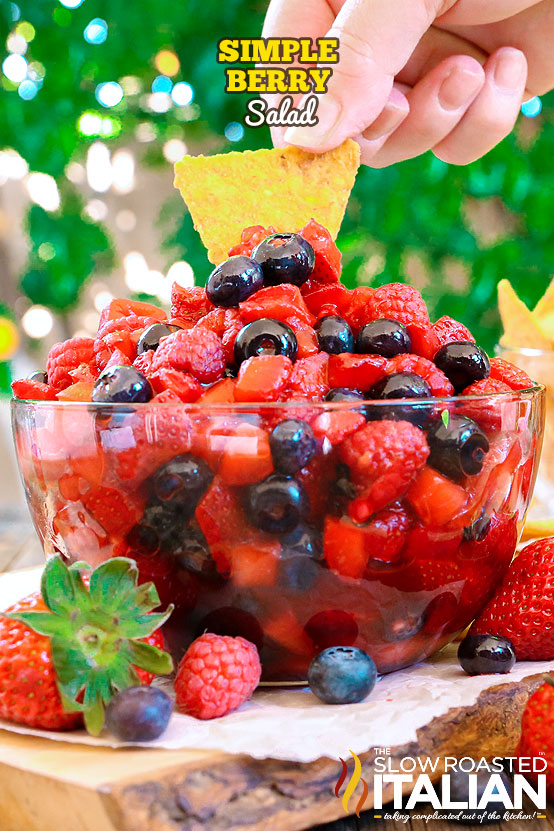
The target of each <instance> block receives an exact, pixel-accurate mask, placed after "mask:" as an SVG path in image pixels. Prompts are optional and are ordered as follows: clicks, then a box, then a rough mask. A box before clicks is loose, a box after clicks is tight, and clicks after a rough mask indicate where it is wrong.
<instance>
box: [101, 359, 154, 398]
mask: <svg viewBox="0 0 554 831" xmlns="http://www.w3.org/2000/svg"><path fill="white" fill-rule="evenodd" d="M153 395H154V393H153V391H152V387H151V386H150V384H149V382H148V381H147V379H146V378H145V377H144V375H142V373H140V372H139V371H138V370H137V369H135V368H134V367H133V366H110V367H108V369H105V370H104V372H103V373H102V374H101V375H100V376H99V377H98V379H97V380H96V383H95V384H94V389H93V390H92V400H93V401H95V402H96V403H99V404H108V403H114V404H128V403H131V402H132V403H138V404H143V403H145V402H146V401H150V399H151V398H152V396H153Z"/></svg>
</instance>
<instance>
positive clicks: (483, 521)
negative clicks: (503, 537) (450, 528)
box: [464, 508, 491, 542]
mask: <svg viewBox="0 0 554 831" xmlns="http://www.w3.org/2000/svg"><path fill="white" fill-rule="evenodd" d="M490 527H491V518H490V517H489V516H487V514H486V513H485V509H484V508H483V510H482V511H481V514H480V515H479V516H478V517H477V519H476V520H475V522H473V523H472V524H471V525H468V526H467V527H466V528H464V540H465V542H482V541H483V540H484V539H485V537H486V536H487V534H488V533H489V529H490Z"/></svg>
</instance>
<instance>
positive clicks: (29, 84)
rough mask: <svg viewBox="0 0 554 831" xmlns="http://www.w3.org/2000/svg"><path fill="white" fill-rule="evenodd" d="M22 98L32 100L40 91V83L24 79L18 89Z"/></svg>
mask: <svg viewBox="0 0 554 831" xmlns="http://www.w3.org/2000/svg"><path fill="white" fill-rule="evenodd" d="M17 92H18V94H19V97H20V98H23V100H24V101H30V100H31V99H32V98H34V97H35V95H36V94H37V92H38V84H37V83H35V81H29V80H26V81H22V82H21V83H20V85H19V87H18V89H17Z"/></svg>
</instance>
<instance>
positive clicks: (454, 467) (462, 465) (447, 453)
mask: <svg viewBox="0 0 554 831" xmlns="http://www.w3.org/2000/svg"><path fill="white" fill-rule="evenodd" d="M427 440H428V442H429V448H430V450H431V453H430V455H429V464H430V465H431V466H432V467H434V468H435V470H438V471H439V472H440V473H444V475H445V476H448V477H449V478H450V479H453V480H454V481H457V480H458V479H462V478H463V477H464V476H473V475H475V474H477V473H480V472H481V470H482V469H483V461H484V459H485V456H486V455H487V453H488V452H489V441H488V439H487V437H486V436H485V434H484V433H483V432H482V431H481V429H480V428H479V426H478V424H476V423H475V421H473V419H471V418H467V417H466V416H462V415H452V414H450V415H449V416H448V423H447V424H444V423H443V421H442V420H441V419H439V420H438V421H437V422H436V423H435V424H433V425H432V426H431V428H430V429H429V430H428V432H427Z"/></svg>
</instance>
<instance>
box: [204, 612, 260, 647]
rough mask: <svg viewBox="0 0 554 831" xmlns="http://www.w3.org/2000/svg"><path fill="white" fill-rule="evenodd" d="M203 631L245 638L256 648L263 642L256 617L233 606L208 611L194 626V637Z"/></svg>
mask: <svg viewBox="0 0 554 831" xmlns="http://www.w3.org/2000/svg"><path fill="white" fill-rule="evenodd" d="M204 632H213V634H214V635H229V636H230V637H232V638H238V637H241V638H245V639H246V640H247V641H251V642H252V643H253V644H255V645H256V646H257V647H258V649H261V648H262V646H263V644H264V632H263V629H262V627H261V626H260V624H259V622H258V619H257V618H256V617H255V616H254V615H253V614H252V613H251V612H247V611H246V610H245V609H239V608H237V607H235V606H221V607H220V608H219V609H213V611H211V612H208V614H207V615H206V616H205V617H203V618H202V619H201V620H200V621H199V623H198V626H197V627H196V637H200V635H203V634H204Z"/></svg>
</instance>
